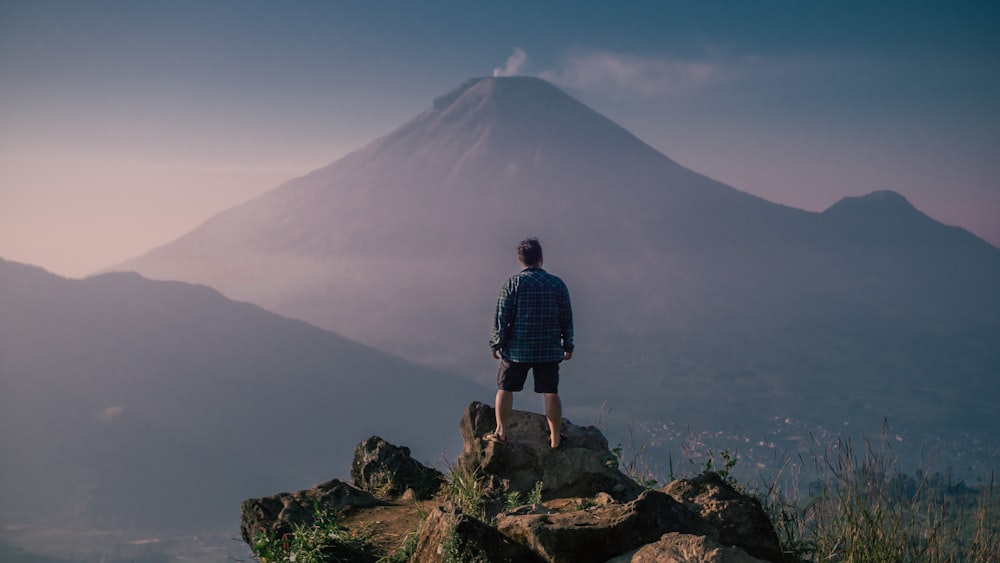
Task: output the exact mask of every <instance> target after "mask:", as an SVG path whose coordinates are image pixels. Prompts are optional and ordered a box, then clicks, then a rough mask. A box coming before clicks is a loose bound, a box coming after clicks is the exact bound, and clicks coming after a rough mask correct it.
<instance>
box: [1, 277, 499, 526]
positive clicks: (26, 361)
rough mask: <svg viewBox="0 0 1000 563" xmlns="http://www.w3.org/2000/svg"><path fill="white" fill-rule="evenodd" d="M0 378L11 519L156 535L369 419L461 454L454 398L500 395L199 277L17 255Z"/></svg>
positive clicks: (274, 480) (265, 485)
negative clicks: (114, 270) (170, 277)
mask: <svg viewBox="0 0 1000 563" xmlns="http://www.w3.org/2000/svg"><path fill="white" fill-rule="evenodd" d="M0 390H2V391H0V475H2V476H3V478H2V479H0V525H6V526H35V527H45V526H48V527H53V528H72V529H119V530H131V531H142V530H147V531H152V532H155V533H158V534H166V533H172V532H173V533H177V532H188V533H193V532H197V533H203V532H206V531H227V532H229V531H235V530H236V529H237V526H238V519H239V513H238V510H237V509H236V508H235V507H238V506H239V503H240V501H241V500H243V499H244V498H246V497H247V496H248V495H249V496H252V495H266V494H274V493H277V492H280V491H282V490H286V489H288V488H290V487H298V486H306V487H307V486H311V485H313V484H315V483H317V482H320V481H323V480H326V479H329V478H330V476H337V475H339V476H344V477H346V476H347V475H349V467H350V461H351V457H350V456H351V452H352V451H353V448H354V446H355V445H356V444H357V443H358V442H360V441H361V440H363V439H365V438H367V437H368V436H370V435H372V434H379V435H381V436H384V437H386V439H392V440H395V441H398V442H402V443H408V444H411V445H412V447H413V448H414V452H413V454H414V457H416V458H417V459H421V460H424V461H426V462H427V463H437V462H439V461H441V456H442V455H444V454H447V456H448V457H449V458H450V459H454V457H455V456H456V455H457V454H458V453H459V451H457V449H456V448H460V446H461V442H460V440H459V438H458V422H459V421H458V420H457V418H456V416H455V414H454V413H456V412H460V411H461V408H462V406H464V405H465V404H467V403H468V401H469V400H470V398H479V399H482V398H483V397H485V398H487V399H488V398H489V397H490V396H491V395H492V393H491V392H489V391H488V390H486V389H484V388H483V387H480V386H478V385H477V384H475V383H473V382H471V381H469V380H468V379H465V378H459V377H455V376H451V375H447V374H444V373H441V372H439V371H435V370H433V369H430V368H426V367H421V366H418V365H415V364H413V363H410V362H407V361H404V360H401V359H399V358H396V357H393V356H389V355H387V354H384V353H382V352H378V351H376V350H373V349H371V348H369V347H367V346H364V345H361V344H358V343H356V342H353V341H350V340H347V339H345V338H342V337H340V336H337V335H336V334H333V333H331V332H327V331H324V330H320V329H317V328H315V327H312V326H310V325H308V324H306V323H304V322H301V321H295V320H289V319H286V318H282V317H279V316H277V315H274V314H272V313H268V312H266V311H264V310H263V309H261V308H259V307H257V306H255V305H250V304H247V303H237V302H234V301H230V300H228V299H226V298H224V297H223V296H222V295H220V294H219V293H218V292H216V291H215V290H213V289H209V288H207V287H204V286H193V285H188V284H184V283H179V282H155V281H149V280H146V279H143V278H141V277H139V276H138V275H136V274H108V275H102V276H98V277H94V278H90V279H86V280H82V281H80V280H69V279H64V278H61V277H57V276H55V275H52V274H49V273H47V272H45V271H43V270H40V269H38V268H34V267H30V266H25V265H22V264H17V263H13V262H6V261H0ZM441 428H454V429H455V432H454V434H451V435H448V434H446V433H445V434H443V433H442V432H441Z"/></svg>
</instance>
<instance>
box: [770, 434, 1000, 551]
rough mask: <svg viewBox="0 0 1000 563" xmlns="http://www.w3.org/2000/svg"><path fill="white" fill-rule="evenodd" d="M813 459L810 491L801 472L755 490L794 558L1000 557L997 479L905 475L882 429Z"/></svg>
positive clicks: (925, 472)
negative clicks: (976, 484) (979, 481)
mask: <svg viewBox="0 0 1000 563" xmlns="http://www.w3.org/2000/svg"><path fill="white" fill-rule="evenodd" d="M812 463H813V467H812V469H813V470H814V471H815V473H816V475H815V478H814V479H813V480H812V481H811V482H810V483H809V486H808V488H807V489H808V490H807V492H806V493H805V494H803V493H802V492H801V491H802V490H803V487H802V486H801V482H802V476H801V473H799V474H797V475H793V476H792V479H791V480H790V483H789V481H788V480H786V481H784V483H785V484H784V485H782V486H779V483H780V482H781V478H780V474H781V473H782V472H779V476H776V477H775V478H773V479H771V480H770V484H769V485H768V486H767V487H765V488H764V491H763V493H760V494H759V495H758V496H760V497H761V501H762V504H763V505H764V506H765V507H766V508H767V510H768V512H769V514H770V516H771V519H772V522H773V523H774V526H775V529H776V531H777V532H778V535H779V538H780V539H781V541H782V544H783V546H784V548H785V550H786V551H787V552H789V553H791V554H792V555H794V556H796V557H798V558H800V559H802V560H804V561H811V562H838V563H861V562H883V561H884V562H893V563H897V562H898V563H909V562H913V563H916V562H926V563H952V562H956V563H957V562H982V563H986V562H995V561H998V560H1000V499H998V498H997V494H996V490H995V487H994V485H993V483H992V482H991V483H989V484H988V485H987V486H985V487H983V488H981V489H973V488H970V487H966V486H965V485H964V483H961V482H958V483H954V482H951V480H950V479H948V478H946V477H942V476H941V475H940V474H937V473H931V472H930V471H928V470H926V469H923V470H919V471H917V473H916V476H909V475H905V474H903V473H902V472H901V471H900V469H899V458H898V456H897V455H895V454H894V453H893V452H892V449H891V447H890V446H889V443H888V442H887V441H886V440H885V437H884V434H883V437H882V439H881V440H880V441H879V442H878V443H877V444H872V443H871V442H870V441H868V440H864V444H863V446H860V447H859V446H856V445H855V444H852V443H851V441H850V440H846V441H845V440H842V441H838V442H836V443H835V444H833V445H831V446H830V447H829V448H828V449H827V450H826V451H825V452H823V454H821V455H815V456H813V460H812ZM790 467H792V465H791V464H786V466H785V468H784V471H789V470H790V469H789V468H790ZM796 467H798V466H796ZM796 471H798V470H796Z"/></svg>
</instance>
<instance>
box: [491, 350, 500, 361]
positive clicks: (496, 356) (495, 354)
mask: <svg viewBox="0 0 1000 563" xmlns="http://www.w3.org/2000/svg"><path fill="white" fill-rule="evenodd" d="M491 352H493V359H494V360H499V359H500V350H491Z"/></svg>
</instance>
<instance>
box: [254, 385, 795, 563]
mask: <svg viewBox="0 0 1000 563" xmlns="http://www.w3.org/2000/svg"><path fill="white" fill-rule="evenodd" d="M494 428H495V419H494V415H493V409H492V408H491V407H489V406H487V405H483V404H482V403H478V402H474V403H471V404H470V405H469V406H468V407H467V408H466V410H465V412H464V414H463V416H462V419H461V422H460V430H461V434H462V438H463V439H464V442H465V444H464V445H465V449H464V452H463V453H462V455H461V456H459V459H458V460H457V461H456V464H455V467H456V469H458V470H461V471H465V472H467V473H465V474H466V475H477V476H478V482H477V483H478V486H479V487H481V488H480V489H478V490H479V491H480V492H481V493H483V494H482V503H483V504H479V505H476V506H477V508H476V512H477V513H479V514H480V517H483V516H485V519H484V520H482V521H481V520H479V519H477V518H475V517H473V516H472V515H470V514H463V513H462V511H461V510H459V509H458V508H457V507H456V505H455V504H453V503H452V502H451V500H450V499H449V498H448V497H447V495H448V490H449V489H448V488H445V489H444V490H443V491H441V492H439V493H438V495H439V496H438V497H437V498H436V499H435V500H429V501H418V500H416V498H415V497H416V496H417V494H418V493H417V491H416V488H415V487H417V486H419V485H420V483H421V482H422V479H423V478H424V477H427V476H430V477H431V480H432V481H435V480H436V482H437V483H440V480H441V479H442V478H443V476H441V475H440V473H438V472H436V471H434V470H430V469H429V468H426V467H423V466H422V465H420V464H417V463H416V462H414V461H413V460H412V459H411V458H410V457H409V451H408V450H407V449H406V448H399V447H397V446H393V445H392V444H389V443H388V442H385V441H384V440H382V439H381V438H378V437H374V436H373V437H372V438H369V439H368V440H366V441H364V442H362V443H361V444H359V445H358V447H357V448H356V451H355V464H354V465H352V476H353V477H354V479H355V481H356V483H357V484H359V485H360V486H363V487H365V488H368V489H370V490H375V491H378V492H380V494H383V495H385V494H387V493H388V492H389V491H391V494H394V495H397V499H396V500H395V501H389V500H385V501H383V502H382V503H381V505H380V506H378V507H377V508H364V507H372V506H374V505H377V504H379V503H380V501H379V499H377V498H376V497H375V496H373V495H372V494H371V493H369V492H366V491H363V490H361V488H357V487H354V486H351V485H348V484H346V483H341V482H340V481H336V480H334V481H330V482H328V483H324V484H321V485H317V486H316V487H314V488H313V489H309V490H308V491H301V492H299V493H295V494H287V493H283V494H281V495H275V496H273V497H267V498H262V499H250V500H247V501H244V503H243V507H242V510H243V521H242V524H241V532H242V534H243V539H244V540H245V541H247V542H248V543H250V542H251V541H252V539H253V538H254V536H255V535H256V534H257V533H258V531H261V530H263V531H265V532H266V533H269V534H274V533H283V532H285V531H289V530H291V529H292V527H293V526H294V525H296V524H308V523H309V522H311V521H312V519H313V513H314V509H313V505H314V503H319V506H320V508H321V509H323V510H334V511H337V510H340V509H343V508H344V507H354V508H357V509H358V510H355V511H353V513H346V517H347V519H349V520H350V521H351V522H352V525H357V526H368V525H370V524H377V523H379V522H381V523H384V522H385V520H386V518H392V514H393V512H392V511H393V510H394V509H393V505H394V504H396V506H399V505H398V503H399V498H400V497H399V495H401V494H403V491H402V490H400V489H405V491H406V492H405V494H407V495H411V496H412V497H413V500H411V501H409V503H410V504H409V505H408V506H409V509H410V513H411V514H412V516H411V518H412V519H407V520H405V521H395V523H396V525H395V526H394V529H397V530H399V529H402V530H406V529H409V530H413V531H414V532H415V533H416V538H415V545H416V546H415V551H414V552H413V554H412V555H411V557H410V559H409V561H411V562H413V563H425V562H430V563H436V562H441V563H444V562H446V561H470V562H471V561H475V562H488V563H500V562H522V561H523V562H529V563H530V562H535V561H537V562H546V563H563V562H567V563H569V562H572V563H591V562H593V563H604V562H609V563H646V562H652V561H668V562H669V561H676V562H681V563H687V562H695V561H699V562H701V561H708V562H716V563H754V562H758V561H771V562H783V561H786V559H785V558H784V556H783V554H782V551H781V548H780V545H779V542H778V538H777V535H776V534H775V531H774V528H773V526H772V525H771V523H770V521H769V520H768V518H767V515H766V514H765V513H764V511H763V509H762V508H761V506H760V503H758V502H757V501H756V500H755V499H753V498H751V497H750V496H748V495H745V494H742V493H740V492H739V491H738V490H736V489H734V488H733V487H732V486H731V485H730V484H729V483H727V482H726V480H725V479H723V478H722V477H720V476H719V475H718V474H716V473H705V474H702V475H699V476H697V477H695V478H692V479H685V480H678V481H675V482H673V483H671V484H670V485H668V486H666V487H664V488H662V489H660V490H645V489H643V488H642V487H640V486H639V485H637V484H636V483H635V482H634V481H632V480H631V479H630V478H629V477H628V476H626V475H624V474H623V473H621V471H619V470H618V468H617V461H618V460H617V459H616V458H615V456H614V455H613V454H612V453H611V452H610V451H609V450H608V444H607V440H606V439H605V438H604V436H603V435H602V434H601V432H600V431H599V430H598V429H596V428H594V427H585V428H584V427H579V426H576V425H573V424H571V423H569V422H568V421H564V434H565V436H566V446H565V447H564V448H561V449H559V450H556V451H552V450H551V449H550V448H549V444H548V425H547V423H546V421H545V417H544V416H542V415H541V414H534V413H528V412H523V411H514V413H513V414H512V416H511V423H510V426H509V428H508V438H509V441H507V442H503V443H495V442H486V441H485V440H483V436H484V435H485V434H486V433H488V432H491V431H493V430H494ZM421 468H422V469H421ZM411 471H412V475H413V476H415V477H414V478H412V479H411V478H410V477H407V476H405V475H410V474H411V473H410V472H411ZM456 474H457V473H456ZM453 475H455V474H453ZM536 483H542V488H541V491H542V496H543V501H544V502H543V503H537V500H534V501H532V502H535V504H531V505H523V506H520V507H511V506H507V508H508V509H509V510H508V511H507V512H500V510H501V506H502V505H504V504H505V501H506V504H510V502H511V500H512V499H525V498H526V495H525V494H526V493H528V492H529V491H531V490H532V489H533V488H535V486H536ZM468 485H469V484H468V483H467V484H466V485H465V486H468ZM473 488H474V487H473ZM429 491H430V489H423V490H422V493H421V494H425V495H426V494H429ZM513 493H519V494H518V495H514V494H513ZM453 498H463V499H465V501H466V502H468V499H467V498H466V497H465V496H460V497H453ZM438 499H439V500H438ZM419 502H423V503H426V504H424V507H423V508H418V510H416V511H414V510H412V504H413V503H419ZM456 502H458V501H457V500H456ZM435 505H436V506H435ZM418 506H419V504H418ZM428 507H430V508H428ZM482 508H485V514H483V511H482ZM416 512H421V513H422V514H427V517H426V518H425V519H424V521H423V522H420V521H419V518H417V517H416V514H415V513H416ZM400 524H403V527H402V528H400ZM408 526H412V527H408ZM418 528H419V529H418ZM352 529H353V528H352ZM376 543H378V542H376ZM396 544H398V542H396ZM375 545H376V544H375V543H373V546H375ZM379 545H382V546H383V547H384V546H385V545H386V543H385V542H382V543H381V544H379ZM372 549H374V550H375V551H376V552H375V553H373V554H372V555H373V557H374V558H378V557H384V556H386V555H388V553H387V552H386V551H385V549H384V548H376V547H373V548H372ZM790 560H791V559H789V561H790Z"/></svg>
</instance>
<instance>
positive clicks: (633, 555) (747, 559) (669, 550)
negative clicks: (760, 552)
mask: <svg viewBox="0 0 1000 563" xmlns="http://www.w3.org/2000/svg"><path fill="white" fill-rule="evenodd" d="M665 561H669V562H670V563H763V560H762V559H757V558H756V557H753V556H752V555H750V554H748V553H747V552H745V551H743V550H742V549H740V548H738V547H726V546H723V545H721V544H719V543H718V542H716V541H715V540H713V539H711V538H708V537H705V536H692V535H690V534H679V533H676V532H673V533H669V534H664V535H663V537H662V538H660V540H659V541H658V542H656V543H650V544H646V545H644V546H642V547H640V548H639V549H637V550H635V551H634V552H630V553H626V554H625V555H619V556H618V557H615V558H614V559H609V560H608V561H607V563H663V562H665Z"/></svg>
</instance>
